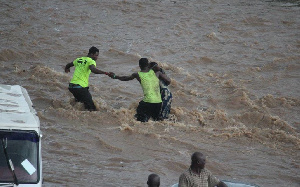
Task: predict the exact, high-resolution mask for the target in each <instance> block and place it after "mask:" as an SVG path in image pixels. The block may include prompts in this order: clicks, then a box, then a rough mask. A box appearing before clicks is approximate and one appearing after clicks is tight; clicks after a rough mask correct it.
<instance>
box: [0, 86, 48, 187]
mask: <svg viewBox="0 0 300 187" xmlns="http://www.w3.org/2000/svg"><path fill="white" fill-rule="evenodd" d="M41 137H42V134H41V130H40V121H39V118H38V116H37V115H36V111H35V110H34V109H33V107H32V102H31V100H30V98H29V95H28V93H27V91H26V89H25V88H23V87H21V86H18V85H13V86H11V85H3V84H0V187H3V186H6V187H8V186H9V187H15V186H18V187H29V186H30V187H40V186H42V181H43V177H42V155H41Z"/></svg>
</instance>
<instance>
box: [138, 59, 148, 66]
mask: <svg viewBox="0 0 300 187" xmlns="http://www.w3.org/2000/svg"><path fill="white" fill-rule="evenodd" d="M148 63H149V61H148V59H147V58H141V59H140V60H139V66H140V68H141V69H146V68H148Z"/></svg>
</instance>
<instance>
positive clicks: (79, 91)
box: [65, 46, 109, 111]
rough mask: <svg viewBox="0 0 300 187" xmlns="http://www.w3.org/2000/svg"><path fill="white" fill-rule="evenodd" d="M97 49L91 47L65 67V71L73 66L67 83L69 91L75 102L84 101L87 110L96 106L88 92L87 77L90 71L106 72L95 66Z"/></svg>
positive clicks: (67, 71)
mask: <svg viewBox="0 0 300 187" xmlns="http://www.w3.org/2000/svg"><path fill="white" fill-rule="evenodd" d="M98 55H99V49H97V48H96V47H94V46H93V47H91V48H90V49H89V53H88V55H87V56H86V57H80V58H77V59H76V60H74V61H73V62H71V63H68V64H67V65H66V67H65V72H66V73H69V72H70V67H73V66H75V71H74V74H73V78H72V79H71V81H70V84H69V91H70V92H71V93H72V94H73V96H74V97H75V100H76V102H82V103H84V107H85V109H87V110H89V111H95V110H96V107H95V104H94V102H93V99H92V95H91V94H90V92H89V77H90V73H91V72H93V73H95V74H106V75H108V74H109V73H107V72H104V71H102V70H100V69H97V68H96V60H97V59H98Z"/></svg>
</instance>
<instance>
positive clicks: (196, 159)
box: [191, 152, 206, 169]
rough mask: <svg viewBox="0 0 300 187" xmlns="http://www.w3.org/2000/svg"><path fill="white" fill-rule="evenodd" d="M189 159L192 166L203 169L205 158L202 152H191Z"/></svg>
mask: <svg viewBox="0 0 300 187" xmlns="http://www.w3.org/2000/svg"><path fill="white" fill-rule="evenodd" d="M191 160H192V163H191V166H192V167H197V168H199V169H204V167H205V163H206V158H205V156H204V155H203V154H202V153H200V152H195V153H194V154H192V157H191Z"/></svg>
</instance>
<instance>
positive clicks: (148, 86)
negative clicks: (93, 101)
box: [109, 58, 171, 122]
mask: <svg viewBox="0 0 300 187" xmlns="http://www.w3.org/2000/svg"><path fill="white" fill-rule="evenodd" d="M148 63H149V62H148V59H147V58H141V59H140V60H139V66H140V68H141V71H140V72H137V73H133V74H132V75H130V76H116V75H115V74H114V73H110V74H109V76H110V77H111V78H113V79H119V80H121V81H130V80H133V79H137V80H138V81H139V82H140V84H141V86H142V89H143V92H144V99H143V100H142V101H140V102H139V106H138V107H137V109H136V112H137V114H136V118H137V120H138V121H141V122H147V121H148V120H149V119H150V118H151V117H152V119H153V120H154V121H156V120H159V112H160V110H161V103H162V100H161V95H160V88H159V79H161V80H163V81H165V82H167V83H168V84H170V83H171V79H170V78H169V77H167V75H166V74H163V73H161V72H160V71H159V72H156V73H155V72H154V71H153V70H152V69H149V67H148Z"/></svg>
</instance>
